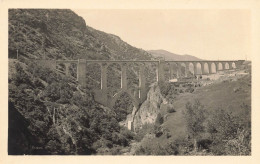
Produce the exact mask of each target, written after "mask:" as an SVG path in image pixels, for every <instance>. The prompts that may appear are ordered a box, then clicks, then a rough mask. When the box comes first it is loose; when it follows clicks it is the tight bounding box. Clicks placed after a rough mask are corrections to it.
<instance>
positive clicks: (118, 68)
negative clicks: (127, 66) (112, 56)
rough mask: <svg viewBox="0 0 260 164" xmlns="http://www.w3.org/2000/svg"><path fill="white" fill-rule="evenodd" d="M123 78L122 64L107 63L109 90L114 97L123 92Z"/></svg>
mask: <svg viewBox="0 0 260 164" xmlns="http://www.w3.org/2000/svg"><path fill="white" fill-rule="evenodd" d="M121 76H122V65H121V63H116V62H114V63H112V62H111V63H109V62H108V63H107V89H108V92H109V93H111V94H112V95H114V94H116V93H117V92H119V91H120V90H121V85H122V84H121Z"/></svg>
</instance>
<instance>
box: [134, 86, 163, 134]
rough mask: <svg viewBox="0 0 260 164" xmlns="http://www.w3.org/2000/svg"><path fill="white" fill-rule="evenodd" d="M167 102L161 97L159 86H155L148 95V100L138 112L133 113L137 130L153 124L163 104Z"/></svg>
mask: <svg viewBox="0 0 260 164" xmlns="http://www.w3.org/2000/svg"><path fill="white" fill-rule="evenodd" d="M164 102H166V100H165V98H164V97H163V96H162V95H161V91H160V88H159V86H158V85H153V86H152V87H151V88H150V90H149V92H148V94H147V99H146V100H145V101H144V103H143V104H142V105H141V107H140V108H139V110H138V111H133V114H132V115H133V124H134V128H135V129H139V128H141V127H142V125H144V124H153V123H154V122H155V120H156V117H157V114H158V113H159V112H160V107H161V104H163V103H164Z"/></svg>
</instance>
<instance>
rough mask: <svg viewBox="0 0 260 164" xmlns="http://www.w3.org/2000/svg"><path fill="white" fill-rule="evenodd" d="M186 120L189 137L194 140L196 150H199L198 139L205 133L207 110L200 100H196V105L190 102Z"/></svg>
mask: <svg viewBox="0 0 260 164" xmlns="http://www.w3.org/2000/svg"><path fill="white" fill-rule="evenodd" d="M184 118H185V120H186V122H187V130H188V135H189V136H190V137H191V139H193V140H194V149H197V139H198V138H200V134H201V133H203V132H205V125H204V121H205V120H206V110H205V109H204V106H203V105H202V104H201V103H200V102H199V101H198V100H195V102H194V104H191V103H190V102H188V103H187V104H186V110H185V111H184Z"/></svg>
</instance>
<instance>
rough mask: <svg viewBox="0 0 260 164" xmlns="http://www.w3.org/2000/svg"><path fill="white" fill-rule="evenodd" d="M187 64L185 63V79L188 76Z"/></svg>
mask: <svg viewBox="0 0 260 164" xmlns="http://www.w3.org/2000/svg"><path fill="white" fill-rule="evenodd" d="M189 70H190V69H189V63H188V62H185V77H188V74H189Z"/></svg>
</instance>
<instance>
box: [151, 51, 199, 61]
mask: <svg viewBox="0 0 260 164" xmlns="http://www.w3.org/2000/svg"><path fill="white" fill-rule="evenodd" d="M147 52H149V53H150V54H152V55H153V56H154V57H155V58H158V57H163V58H165V60H176V61H178V60H195V61H197V60H201V59H199V58H197V57H195V56H191V55H178V54H174V53H172V52H169V51H166V50H148V51H147Z"/></svg>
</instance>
